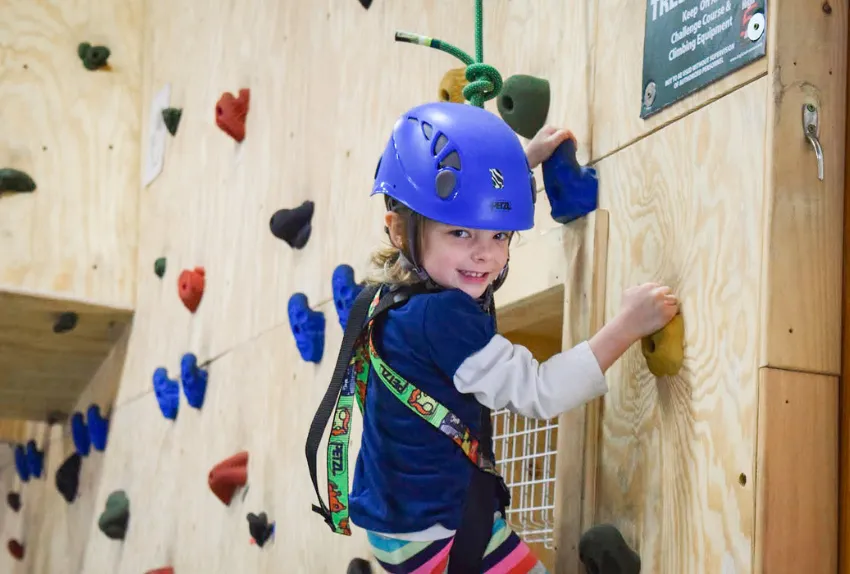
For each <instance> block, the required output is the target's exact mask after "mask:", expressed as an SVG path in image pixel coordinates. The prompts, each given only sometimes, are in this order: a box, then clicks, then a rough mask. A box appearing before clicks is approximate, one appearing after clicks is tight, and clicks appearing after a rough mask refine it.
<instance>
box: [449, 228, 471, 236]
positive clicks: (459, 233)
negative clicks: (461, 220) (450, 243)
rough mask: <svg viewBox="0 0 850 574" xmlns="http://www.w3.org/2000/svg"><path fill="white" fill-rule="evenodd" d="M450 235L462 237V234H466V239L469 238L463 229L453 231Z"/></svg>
mask: <svg viewBox="0 0 850 574" xmlns="http://www.w3.org/2000/svg"><path fill="white" fill-rule="evenodd" d="M450 233H451V234H452V235H454V236H455V237H464V234H466V235H465V236H466V237H469V232H468V231H467V230H465V229H453V230H452V231H451V232H450Z"/></svg>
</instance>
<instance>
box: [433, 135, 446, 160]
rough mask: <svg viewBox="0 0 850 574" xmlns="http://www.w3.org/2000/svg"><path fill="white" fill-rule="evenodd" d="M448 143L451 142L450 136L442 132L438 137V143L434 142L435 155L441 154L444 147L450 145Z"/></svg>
mask: <svg viewBox="0 0 850 574" xmlns="http://www.w3.org/2000/svg"><path fill="white" fill-rule="evenodd" d="M448 143H449V138H447V137H446V136H445V135H443V134H440V135H439V136H438V137H437V141H436V143H434V155H439V153H440V152H441V151H443V148H444V147H446V146H447V145H448Z"/></svg>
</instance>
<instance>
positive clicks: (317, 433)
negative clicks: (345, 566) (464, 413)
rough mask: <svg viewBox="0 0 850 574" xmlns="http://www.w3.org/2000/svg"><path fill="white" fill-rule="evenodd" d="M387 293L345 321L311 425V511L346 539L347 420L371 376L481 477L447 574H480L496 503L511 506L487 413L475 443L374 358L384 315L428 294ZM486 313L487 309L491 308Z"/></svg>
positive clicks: (420, 288) (358, 305) (366, 299)
mask: <svg viewBox="0 0 850 574" xmlns="http://www.w3.org/2000/svg"><path fill="white" fill-rule="evenodd" d="M384 287H385V286H383V285H374V286H369V287H366V288H364V289H363V290H362V291H361V292H360V294H359V295H358V296H357V299H356V300H355V302H354V305H353V306H352V308H351V312H350V314H349V320H348V324H347V325H346V329H345V333H344V335H343V342H342V345H341V348H340V353H339V357H338V359H337V363H336V367H335V369H334V373H333V377H332V379H331V383H330V385H329V387H328V390H327V392H326V393H325V396H324V397H323V399H322V402H321V404H320V405H319V408H318V410H317V411H316V414H315V416H314V418H313V422H312V424H311V425H310V432H309V434H308V436H307V444H306V455H307V464H308V466H309V469H310V477H311V479H312V481H313V488H314V489H315V491H316V496H317V497H318V501H319V506H316V505H313V511H314V512H316V513H317V514H319V515H321V516H322V517H323V518H324V519H325V522H326V523H327V524H328V526H330V528H331V530H332V531H333V532H335V533H337V534H343V535H346V536H348V535H350V534H351V528H350V524H349V513H348V502H349V501H348V497H349V473H348V455H349V439H350V433H351V416H352V410H353V407H354V403H355V401H356V402H357V406H358V408H359V409H360V412H361V413H363V411H364V410H365V400H366V394H367V392H368V380H369V374H370V372H371V371H372V370H373V369H374V371H375V374H376V376H377V377H378V379H379V380H380V381H381V382H382V383H383V384H384V385H385V386H386V387H387V388H388V389H389V390H390V391H391V392H392V394H393V395H394V396H395V397H396V398H398V399H399V400H400V401H401V402H403V403H404V404H405V405H406V406H407V407H408V408H409V409H410V410H411V412H413V413H414V414H416V415H418V416H420V417H421V418H422V419H424V420H425V421H426V422H428V423H429V424H430V425H431V426H432V427H434V428H435V429H436V430H438V431H439V432H441V433H442V434H443V435H444V436H446V437H447V438H449V439H450V440H452V442H454V443H455V444H456V445H457V446H458V447H459V448H460V449H461V450H462V451H463V453H464V454H465V455H466V457H467V459H468V460H469V461H470V462H471V463H472V464H473V465H475V468H476V469H478V470H479V471H480V472H474V473H473V475H472V480H471V482H470V487H469V495H468V498H467V500H466V502H465V504H464V510H463V517H462V519H461V525H460V528H458V530H457V533H456V535H455V543H454V545H453V550H452V554H451V555H450V560H449V565H450V566H449V567H450V571H451V572H455V571H457V572H477V571H479V570H476V569H475V568H480V566H477V565H480V561H481V559H482V557H483V554H484V549H485V548H486V545H487V542H488V541H489V538H490V533H491V528H492V522H493V514H494V503H495V502H496V501H498V503H499V507H500V509H501V510H502V513H503V514H504V510H505V508H506V507H507V506H508V505H509V504H510V491H509V490H508V488H507V486H506V485H505V483H504V480H503V479H502V477H501V476H500V475H499V473H498V471H497V470H496V465H495V461H494V457H493V454H492V444H491V443H492V439H491V435H492V429H491V422H490V410H489V409H487V408H484V407H482V414H481V433H480V436H479V437H478V438H476V437H474V436H473V434H472V433H471V431H470V430H469V427H468V426H467V425H466V424H465V423H464V422H463V421H461V420H460V418H459V417H458V416H457V415H455V414H454V413H452V412H451V411H450V410H449V409H448V408H446V407H445V406H443V405H442V404H440V403H439V402H438V401H436V400H435V399H434V398H433V397H431V396H430V395H428V394H427V393H425V392H424V391H422V390H421V389H419V388H417V387H416V385H414V384H413V383H411V382H410V381H408V380H406V379H405V378H404V377H402V376H401V375H399V374H398V373H397V372H396V371H395V370H394V369H393V368H392V367H390V366H389V365H388V364H387V363H386V362H385V361H384V360H383V359H382V358H381V357H380V356H379V355H378V353H377V351H376V349H375V345H374V340H373V337H372V334H373V326H374V324H375V321H376V320H377V319H378V318H379V317H380V316H381V315H382V314H383V313H384V312H386V311H388V310H389V309H392V308H395V307H398V306H400V305H403V304H404V303H405V302H407V300H408V299H409V298H410V296H411V295H413V294H416V293H418V292H425V291H427V290H429V288H428V287H427V286H426V285H424V284H417V285H414V286H405V287H396V288H390V289H388V290H387V292H386V293H385V294H383V295H382V292H383V290H384ZM489 305H490V306H491V307H492V301H489ZM332 410H333V421H332V423H331V432H330V437H329V439H328V447H327V476H328V505H327V506H326V505H325V503H324V501H323V500H322V497H321V495H320V494H319V488H318V483H317V479H316V454H317V451H318V447H319V443H320V441H321V438H322V434H323V432H324V428H325V426H326V425H327V421H328V419H329V418H330V417H331V412H332ZM455 548H457V550H456V551H455ZM455 555H457V556H455Z"/></svg>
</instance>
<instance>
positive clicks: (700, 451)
mask: <svg viewBox="0 0 850 574" xmlns="http://www.w3.org/2000/svg"><path fill="white" fill-rule="evenodd" d="M766 90H767V81H766V79H760V80H758V81H756V82H753V83H751V84H750V85H748V86H746V87H745V88H742V89H741V90H738V91H736V92H735V93H733V94H731V95H729V96H728V97H726V98H723V99H720V100H718V101H717V102H714V103H713V104H712V105H711V106H708V107H706V108H703V109H701V110H699V111H697V112H695V113H693V114H691V115H689V116H687V117H686V118H684V119H682V120H681V121H678V122H676V123H673V124H671V125H669V126H667V127H666V128H664V129H663V130H662V131H660V132H657V133H655V134H653V135H652V136H650V137H648V138H646V139H644V140H642V141H640V142H637V143H636V144H634V145H631V146H629V147H628V148H626V149H624V150H622V151H620V152H618V153H617V154H615V155H613V156H611V157H609V158H607V159H606V160H604V161H602V162H600V163H599V170H600V178H601V180H602V181H603V182H604V186H603V187H602V188H601V189H602V204H603V207H604V208H605V209H607V210H608V211H610V236H609V242H608V245H609V250H608V270H607V279H606V283H607V298H606V302H605V317H606V320H607V321H610V320H611V318H612V317H613V316H614V315H615V314H616V313H617V312H618V311H619V309H620V301H621V295H622V292H623V290H624V289H626V288H628V287H630V286H632V285H635V284H638V283H642V282H644V281H658V282H662V283H665V284H668V285H670V286H671V287H672V288H673V289H674V291H675V292H676V294H677V295H678V296H679V298H680V301H681V309H682V314H683V316H684V323H685V341H686V346H685V362H684V365H683V368H682V370H681V372H680V373H679V375H677V376H675V377H661V378H656V377H654V376H653V375H651V374H650V373H649V371H648V369H647V367H646V363H645V361H644V359H643V356H642V355H641V352H640V346H639V345H634V346H633V347H632V348H631V349H629V351H628V352H627V353H626V354H625V355H624V356H623V357H622V358H621V359H620V360H619V361H618V362H617V363H616V364H615V365H614V366H613V367H612V368H611V369H610V370H609V371H608V383H609V387H610V391H609V393H608V394H607V395H606V397H605V402H604V414H603V422H602V436H601V438H600V454H599V464H600V467H599V470H598V474H599V478H598V480H599V482H598V491H597V502H598V506H597V513H596V521H597V522H604V521H610V522H612V523H614V524H616V525H617V526H618V527H619V528H620V529H621V530H622V532H623V534H624V536H625V537H626V539H627V540H628V542H629V543H630V544H631V545H632V546H633V547H634V548H635V549H636V550H637V551H638V552H639V553H640V555H641V560H642V562H643V566H642V568H643V569H644V570H645V571H647V572H702V571H706V572H718V571H723V570H726V571H737V572H749V571H750V569H751V567H752V542H753V534H754V524H753V521H754V518H753V508H754V496H753V487H752V481H751V480H749V481H748V482H747V483H746V484H745V485H741V484H739V482H738V480H739V476H740V475H742V474H743V475H745V476H747V477H748V478H751V477H752V474H753V471H754V468H753V467H754V458H755V440H756V423H755V416H756V404H757V402H756V397H757V394H756V385H757V375H758V371H757V368H758V364H757V362H758V343H757V341H758V330H757V328H756V326H757V325H758V308H759V307H758V300H759V281H760V278H759V261H760V257H761V229H762V215H761V206H762V203H763V201H764V183H763V180H762V177H761V175H760V174H761V172H760V171H758V170H756V171H755V172H753V171H752V170H751V167H750V166H753V165H761V164H762V163H763V161H764V152H765V150H764V137H763V134H764V128H765V125H764V122H765V111H764V107H763V102H764V97H765V94H766ZM719 166H722V169H721V168H720V167H719ZM732 229H734V230H736V231H735V234H736V235H735V239H734V240H732V238H731V237H730V235H729V233H730V232H731V230H732Z"/></svg>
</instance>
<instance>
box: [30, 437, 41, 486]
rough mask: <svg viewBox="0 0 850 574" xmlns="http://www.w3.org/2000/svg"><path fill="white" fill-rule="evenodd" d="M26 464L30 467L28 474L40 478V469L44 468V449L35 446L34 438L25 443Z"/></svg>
mask: <svg viewBox="0 0 850 574" xmlns="http://www.w3.org/2000/svg"><path fill="white" fill-rule="evenodd" d="M27 466H28V467H29V469H30V476H32V477H33V478H41V471H42V469H43V468H44V451H40V450H38V449H37V448H36V446H35V441H34V440H30V441H29V442H28V443H27Z"/></svg>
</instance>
